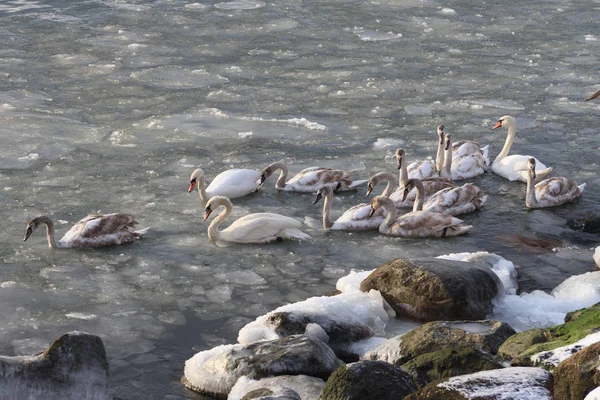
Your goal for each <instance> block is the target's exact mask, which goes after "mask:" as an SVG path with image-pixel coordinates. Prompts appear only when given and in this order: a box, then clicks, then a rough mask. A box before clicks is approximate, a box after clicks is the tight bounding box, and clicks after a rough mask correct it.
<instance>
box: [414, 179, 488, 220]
mask: <svg viewBox="0 0 600 400" xmlns="http://www.w3.org/2000/svg"><path fill="white" fill-rule="evenodd" d="M413 189H416V190H417V192H418V193H419V196H418V197H419V200H420V199H422V198H423V197H424V196H423V192H424V190H425V188H424V187H423V184H422V183H421V181H419V180H418V179H410V180H409V181H408V183H407V184H406V186H405V187H404V194H405V196H406V195H408V193H409V192H410V191H411V190H413ZM486 201H487V196H485V195H484V194H483V190H481V189H480V188H478V187H477V186H475V185H473V184H472V183H465V184H464V185H462V186H457V187H452V188H446V189H442V190H440V191H439V192H437V193H434V194H433V195H432V196H431V197H430V198H429V199H427V200H426V201H425V202H424V203H423V202H422V201H419V202H417V201H415V204H414V207H413V211H419V210H425V211H433V212H439V213H444V214H449V215H453V216H457V215H461V214H467V213H470V212H473V211H476V210H479V209H481V207H483V205H484V204H485V202H486Z"/></svg>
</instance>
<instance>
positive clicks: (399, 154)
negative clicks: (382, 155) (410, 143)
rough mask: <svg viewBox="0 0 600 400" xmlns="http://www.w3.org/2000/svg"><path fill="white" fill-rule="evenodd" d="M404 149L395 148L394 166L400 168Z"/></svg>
mask: <svg viewBox="0 0 600 400" xmlns="http://www.w3.org/2000/svg"><path fill="white" fill-rule="evenodd" d="M404 154H405V152H404V149H396V166H397V167H398V169H400V168H402V160H403V159H404Z"/></svg>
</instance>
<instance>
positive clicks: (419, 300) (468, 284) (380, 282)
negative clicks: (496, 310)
mask: <svg viewBox="0 0 600 400" xmlns="http://www.w3.org/2000/svg"><path fill="white" fill-rule="evenodd" d="M480 264H481V265H480ZM360 289H361V290H362V291H369V290H371V289H375V290H378V291H380V292H381V294H382V296H383V298H384V299H385V300H386V301H387V302H388V303H389V304H390V305H391V307H392V308H393V309H394V311H395V312H396V313H397V314H398V315H399V316H406V317H409V318H414V319H417V320H420V321H435V320H457V319H459V320H460V319H466V320H478V319H484V318H485V316H486V314H488V312H490V311H491V310H492V299H493V298H494V297H495V296H496V295H497V294H498V293H500V292H501V290H503V287H502V283H501V282H500V280H499V279H498V276H497V275H496V274H494V273H493V272H492V271H491V270H490V267H489V265H488V264H487V263H483V262H477V260H475V261H473V262H461V261H452V260H444V259H438V258H424V259H419V260H414V261H409V260H403V259H400V258H398V259H396V260H392V261H389V262H388V263H386V264H383V265H382V266H380V267H379V268H377V269H376V270H375V272H373V273H372V274H371V275H369V276H368V277H367V278H366V279H365V280H363V281H362V283H361V285H360Z"/></svg>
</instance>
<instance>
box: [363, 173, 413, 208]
mask: <svg viewBox="0 0 600 400" xmlns="http://www.w3.org/2000/svg"><path fill="white" fill-rule="evenodd" d="M381 182H387V185H386V186H385V189H383V192H381V196H385V197H389V198H390V199H391V200H392V201H393V202H394V204H395V205H396V207H397V208H403V207H411V203H412V200H406V201H403V200H402V195H403V193H404V191H403V190H400V189H399V188H397V186H396V183H395V182H394V175H392V174H391V173H389V172H378V173H376V174H375V175H373V176H372V177H371V178H370V179H369V182H368V183H367V195H366V197H369V196H370V195H371V193H372V192H373V190H374V189H375V188H376V187H377V186H378V185H379V184H380V183H381ZM369 207H370V205H369Z"/></svg>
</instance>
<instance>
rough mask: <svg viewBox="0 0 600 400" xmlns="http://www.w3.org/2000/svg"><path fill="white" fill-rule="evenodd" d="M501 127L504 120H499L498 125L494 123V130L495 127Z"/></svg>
mask: <svg viewBox="0 0 600 400" xmlns="http://www.w3.org/2000/svg"><path fill="white" fill-rule="evenodd" d="M500 127H502V122H500V121H498V123H497V124H496V125H494V127H493V128H492V130H493V129H498V128H500Z"/></svg>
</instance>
